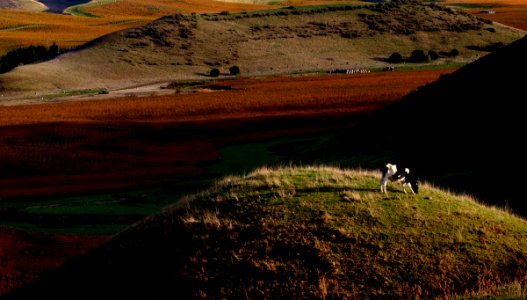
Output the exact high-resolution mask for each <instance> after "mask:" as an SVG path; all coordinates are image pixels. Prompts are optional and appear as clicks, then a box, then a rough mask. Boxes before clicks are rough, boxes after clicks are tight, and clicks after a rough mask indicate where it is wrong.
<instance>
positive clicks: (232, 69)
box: [229, 66, 240, 76]
mask: <svg viewBox="0 0 527 300" xmlns="http://www.w3.org/2000/svg"><path fill="white" fill-rule="evenodd" d="M229 74H231V75H233V76H236V75H238V74H240V68H239V67H238V66H232V67H230V68H229Z"/></svg>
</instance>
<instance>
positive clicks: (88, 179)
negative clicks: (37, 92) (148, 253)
mask: <svg viewBox="0 0 527 300" xmlns="http://www.w3.org/2000/svg"><path fill="white" fill-rule="evenodd" d="M450 71H452V70H451V69H450V70H434V71H406V72H386V73H370V74H360V75H358V74H357V75H340V76H338V75H337V76H316V77H277V78H266V79H238V80H229V81H220V82H217V83H211V84H210V85H212V89H217V88H218V86H223V87H224V88H229V89H232V90H227V91H215V92H206V91H202V92H198V93H191V94H182V95H171V96H155V97H144V98H143V97H135V98H125V99H116V100H104V101H103V100H101V101H84V102H70V103H59V104H47V105H28V106H13V107H3V108H1V109H0V124H1V127H0V131H1V134H0V149H2V151H0V170H2V171H0V172H1V173H0V190H1V193H2V194H1V195H0V196H2V197H16V196H27V195H32V194H55V193H59V192H62V193H71V192H81V191H86V190H94V189H109V188H113V187H122V186H130V185H136V184H138V183H143V184H144V183H145V182H149V183H156V182H164V181H171V180H174V179H175V178H177V177H178V176H179V174H181V175H183V176H188V175H189V174H195V175H199V174H202V172H203V171H202V169H201V167H200V163H202V162H213V161H214V160H215V159H216V156H217V152H216V149H215V144H216V143H218V142H222V141H230V140H239V139H243V138H244V137H245V136H249V137H251V139H256V138H258V137H259V136H268V135H270V136H281V135H291V134H292V135H295V134H300V133H303V134H305V133H310V132H311V133H312V132H321V131H324V130H326V129H327V128H333V127H334V126H346V125H350V124H351V123H353V119H352V117H353V116H356V115H361V114H363V113H366V112H371V111H373V110H375V109H378V108H380V107H382V106H383V105H385V104H387V103H390V102H391V101H393V100H395V99H397V98H399V97H401V96H402V95H404V94H406V93H408V92H409V91H410V90H412V89H415V88H416V87H418V86H420V85H422V84H424V83H426V82H430V81H433V80H435V79H437V77H438V76H439V75H440V74H442V73H446V72H450ZM205 88H207V87H206V86H205ZM224 88H222V89H224ZM209 89H210V88H209Z"/></svg>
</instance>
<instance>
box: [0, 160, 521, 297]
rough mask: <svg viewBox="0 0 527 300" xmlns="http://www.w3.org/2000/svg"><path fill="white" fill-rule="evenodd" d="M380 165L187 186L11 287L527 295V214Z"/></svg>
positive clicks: (215, 293)
mask: <svg viewBox="0 0 527 300" xmlns="http://www.w3.org/2000/svg"><path fill="white" fill-rule="evenodd" d="M379 176H380V174H377V173H375V172H370V171H368V172H365V171H354V170H341V169H336V168H328V167H302V168H279V169H266V168H262V169H259V170H256V171H254V172H253V173H251V174H249V175H247V176H245V177H228V178H225V179H223V180H221V181H219V182H218V183H216V184H215V185H214V186H213V187H212V188H210V189H208V190H205V191H203V192H201V193H198V194H195V195H192V196H187V197H184V198H183V199H182V200H181V201H180V202H179V203H178V204H176V205H174V206H172V207H169V208H167V209H165V210H163V211H162V212H160V213H158V214H157V215H153V216H151V217H149V218H147V219H145V220H144V221H142V222H140V223H138V224H136V225H135V226H133V227H131V228H130V229H128V230H127V231H125V232H123V233H122V234H120V235H118V236H116V237H115V238H114V239H113V240H111V241H110V242H109V243H107V244H106V245H104V246H103V247H100V248H98V249H96V250H95V251H92V252H90V253H88V254H87V255H85V256H81V257H78V258H77V259H75V260H73V261H70V262H69V263H67V264H66V265H65V266H64V267H62V268H60V269H57V270H54V271H52V272H51V273H48V274H47V275H46V276H43V277H42V278H41V279H40V280H39V281H36V282H33V283H31V284H28V285H25V286H23V287H22V288H19V289H16V290H14V291H12V292H11V293H9V294H7V295H6V296H5V297H6V299H15V298H24V297H25V298H31V297H32V296H37V295H38V296H39V297H45V296H46V295H48V296H53V298H54V299H66V298H68V299H72V298H75V299H88V298H93V297H95V296H97V295H101V294H103V295H106V296H108V297H118V296H119V297H130V298H133V299H169V298H173V297H182V298H185V299H192V298H207V299H224V298H225V299H238V298H243V299H246V298H248V299H277V298H284V297H285V298H288V299H292V298H301V299H342V298H353V299H356V298H371V297H375V298H377V297H387V298H410V297H419V298H433V297H452V296H456V295H459V296H481V297H483V296H488V295H505V296H511V297H522V296H525V295H526V290H525V283H526V278H527V277H526V275H527V239H525V235H526V234H527V222H526V221H525V220H523V219H521V218H518V217H516V216H513V215H511V214H509V213H508V212H506V211H503V210H500V209H496V208H490V207H486V206H483V205H481V204H478V203H477V202H476V201H474V200H473V199H472V198H470V197H468V196H456V195H453V194H450V193H448V192H445V191H442V190H439V189H437V188H434V187H432V186H430V185H427V184H423V185H422V188H421V190H420V194H418V195H410V194H404V193H403V192H402V190H401V188H400V186H395V185H391V186H389V189H388V196H384V195H383V194H382V193H380V191H379V184H378V179H379V178H378V177H379Z"/></svg>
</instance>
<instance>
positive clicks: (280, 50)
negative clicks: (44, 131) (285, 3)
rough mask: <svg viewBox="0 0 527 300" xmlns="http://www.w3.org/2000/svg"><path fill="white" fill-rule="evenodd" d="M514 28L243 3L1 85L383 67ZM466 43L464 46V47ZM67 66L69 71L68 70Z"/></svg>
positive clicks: (109, 42)
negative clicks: (243, 7)
mask: <svg viewBox="0 0 527 300" xmlns="http://www.w3.org/2000/svg"><path fill="white" fill-rule="evenodd" d="M519 37H520V34H519V33H518V32H516V31H513V30H511V29H509V28H505V27H503V26H500V25H497V24H489V22H486V21H485V20H483V19H478V18H476V17H474V16H472V15H469V14H466V13H463V12H461V11H456V10H452V9H449V8H444V7H442V6H439V5H433V4H427V3H423V2H420V1H412V0H401V1H394V2H393V3H385V4H383V3H380V4H375V5H343V4H341V5H325V6H324V5H323V6H308V7H301V6H298V7H296V6H290V7H286V8H280V9H273V10H262V11H252V12H241V13H229V12H222V13H216V14H190V15H180V14H176V15H171V16H166V17H163V18H160V19H158V20H156V21H154V22H152V23H150V24H147V25H145V26H141V27H137V28H132V29H127V30H124V31H120V32H116V33H113V34H110V35H107V36H104V37H101V38H99V39H96V40H94V41H92V42H90V43H88V44H86V45H85V46H83V47H81V48H80V49H79V50H78V51H72V52H69V53H66V54H64V55H61V56H59V57H57V58H56V59H54V60H51V61H47V62H44V63H40V64H32V65H25V66H20V67H18V68H16V69H14V70H12V71H11V72H9V73H6V74H2V75H1V76H0V81H1V85H0V89H2V90H3V91H4V94H9V93H14V94H15V95H18V96H20V95H26V96H27V95H31V96H32V97H35V98H36V97H38V96H42V94H44V95H46V94H49V93H50V91H54V92H56V91H61V92H62V91H64V90H81V89H89V88H95V87H98V88H99V87H102V88H106V89H108V90H110V92H111V91H114V90H119V89H124V88H129V87H137V86H141V85H147V84H152V83H163V82H168V81H174V80H176V81H182V80H207V79H210V77H211V76H210V71H211V70H212V69H218V70H219V71H220V74H221V76H224V75H226V74H229V72H228V70H229V68H231V67H233V66H237V67H238V68H239V69H240V74H241V75H243V76H263V75H275V74H295V73H312V72H328V71H330V70H335V69H337V70H342V69H345V70H347V69H363V68H368V69H382V68H383V67H385V66H386V65H387V64H388V63H389V62H388V61H387V59H388V57H389V56H390V55H391V54H392V53H394V52H398V53H400V54H402V55H403V56H405V57H406V56H409V55H410V53H411V52H412V51H414V50H416V49H422V50H426V51H429V50H434V51H436V52H437V53H450V52H451V50H452V49H453V48H455V49H458V50H459V55H457V56H455V57H452V56H450V55H447V54H444V55H443V56H442V57H440V58H439V59H437V60H435V61H433V62H429V63H430V64H458V63H467V62H471V61H473V60H475V59H476V58H478V57H479V56H480V55H482V53H483V52H482V51H481V49H486V48H485V47H486V46H488V45H489V44H490V45H494V44H496V43H499V45H505V44H509V43H510V42H512V41H514V40H516V39H518V38H519ZM467 47H468V48H467ZM66 74H67V76H65V75H66Z"/></svg>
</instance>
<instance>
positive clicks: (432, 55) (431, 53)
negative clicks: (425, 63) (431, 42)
mask: <svg viewBox="0 0 527 300" xmlns="http://www.w3.org/2000/svg"><path fill="white" fill-rule="evenodd" d="M428 56H429V57H430V59H431V60H436V59H438V58H439V54H437V52H436V51H434V50H430V51H428Z"/></svg>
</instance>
